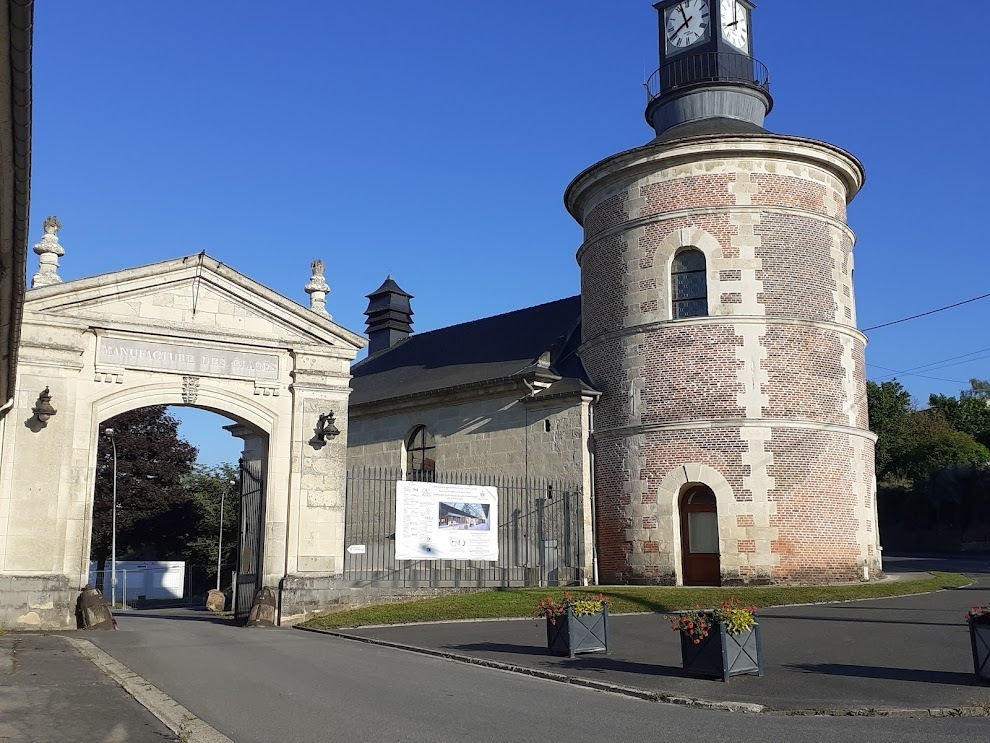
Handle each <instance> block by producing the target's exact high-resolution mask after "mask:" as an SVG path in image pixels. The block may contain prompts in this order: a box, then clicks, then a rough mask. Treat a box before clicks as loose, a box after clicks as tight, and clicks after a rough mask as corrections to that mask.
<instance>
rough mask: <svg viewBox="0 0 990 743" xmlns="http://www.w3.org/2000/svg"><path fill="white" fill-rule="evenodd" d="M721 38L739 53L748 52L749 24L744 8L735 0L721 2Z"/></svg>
mask: <svg viewBox="0 0 990 743" xmlns="http://www.w3.org/2000/svg"><path fill="white" fill-rule="evenodd" d="M721 11H722V12H721V13H720V15H721V16H722V38H723V39H725V40H726V41H728V42H729V43H730V44H732V46H734V47H736V48H737V49H739V50H741V51H744V52H745V51H748V50H749V22H748V16H747V14H746V8H745V7H744V6H743V5H742V4H741V3H738V2H736V0H722V6H721Z"/></svg>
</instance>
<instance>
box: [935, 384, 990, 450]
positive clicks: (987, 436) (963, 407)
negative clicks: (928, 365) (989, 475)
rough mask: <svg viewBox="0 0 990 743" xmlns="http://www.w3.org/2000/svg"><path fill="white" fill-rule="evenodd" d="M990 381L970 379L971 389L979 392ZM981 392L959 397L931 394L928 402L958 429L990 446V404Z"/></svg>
mask: <svg viewBox="0 0 990 743" xmlns="http://www.w3.org/2000/svg"><path fill="white" fill-rule="evenodd" d="M988 385H990V382H986V381H984V380H979V379H972V380H970V391H971V392H973V393H979V392H981V391H982V390H983V389H985V388H986V386H988ZM987 402H988V401H987V399H984V398H983V397H981V396H980V395H979V394H972V395H969V396H967V397H962V398H960V399H957V398H955V397H949V396H947V395H931V396H930V397H929V398H928V404H929V406H930V407H931V408H933V409H935V410H938V411H939V412H940V413H942V415H944V416H945V418H946V420H948V421H949V423H950V425H951V426H952V427H953V428H955V429H956V430H957V431H962V432H963V433H967V434H969V435H970V436H972V437H973V438H974V439H976V440H977V441H979V442H980V443H981V444H983V445H984V446H990V405H988V404H987Z"/></svg>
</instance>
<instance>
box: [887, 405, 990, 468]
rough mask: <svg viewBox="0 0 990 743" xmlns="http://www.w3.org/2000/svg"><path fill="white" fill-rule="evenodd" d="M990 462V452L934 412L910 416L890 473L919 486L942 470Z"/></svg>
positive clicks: (928, 411)
mask: <svg viewBox="0 0 990 743" xmlns="http://www.w3.org/2000/svg"><path fill="white" fill-rule="evenodd" d="M987 462H990V449H987V447H985V446H983V445H982V444H980V443H978V442H977V441H975V440H974V439H973V437H972V436H970V435H969V434H967V433H964V432H962V431H958V430H956V429H955V428H953V426H952V424H951V423H949V421H948V420H947V419H946V417H945V416H944V415H943V414H942V413H941V411H938V410H935V409H930V410H921V411H917V412H915V413H912V414H911V415H910V416H908V418H907V421H906V424H905V426H904V429H903V439H902V442H901V444H899V448H898V450H897V451H896V453H895V457H894V459H893V460H892V461H891V464H890V470H891V471H892V472H894V473H896V474H898V475H902V476H904V477H906V478H908V479H910V480H914V481H915V483H917V482H919V481H926V480H930V479H932V478H933V477H934V476H935V475H936V474H937V473H938V472H939V471H941V470H945V469H949V468H952V467H958V466H967V465H982V464H986V463H987Z"/></svg>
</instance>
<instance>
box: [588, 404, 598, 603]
mask: <svg viewBox="0 0 990 743" xmlns="http://www.w3.org/2000/svg"><path fill="white" fill-rule="evenodd" d="M588 443H590V444H591V446H589V447H588V460H589V464H590V466H591V574H592V578H593V579H594V581H595V585H596V586H597V585H601V584H600V583H599V582H598V521H597V518H598V514H597V511H598V508H597V505H596V504H595V403H594V402H590V403H588Z"/></svg>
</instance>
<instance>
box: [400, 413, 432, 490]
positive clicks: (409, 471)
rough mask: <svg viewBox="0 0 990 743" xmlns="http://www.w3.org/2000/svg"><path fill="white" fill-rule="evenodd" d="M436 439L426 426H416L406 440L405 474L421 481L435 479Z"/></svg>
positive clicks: (411, 478)
mask: <svg viewBox="0 0 990 743" xmlns="http://www.w3.org/2000/svg"><path fill="white" fill-rule="evenodd" d="M436 448H437V444H436V441H435V440H434V439H433V434H431V433H430V432H429V430H427V428H426V426H416V428H414V429H413V431H412V433H411V434H409V438H408V439H407V440H406V476H407V477H408V478H409V479H410V480H420V481H422V482H435V481H436V468H437V463H436Z"/></svg>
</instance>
